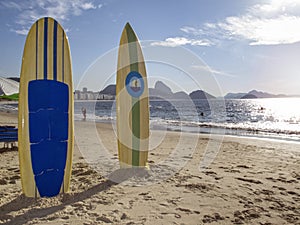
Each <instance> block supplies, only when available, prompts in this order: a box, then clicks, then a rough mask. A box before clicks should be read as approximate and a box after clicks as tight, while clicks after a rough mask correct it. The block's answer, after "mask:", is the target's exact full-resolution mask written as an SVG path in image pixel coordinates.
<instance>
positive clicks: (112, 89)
mask: <svg viewBox="0 0 300 225" xmlns="http://www.w3.org/2000/svg"><path fill="white" fill-rule="evenodd" d="M100 94H103V95H116V85H115V84H111V85H108V86H107V87H105V88H104V89H103V90H102V91H100Z"/></svg>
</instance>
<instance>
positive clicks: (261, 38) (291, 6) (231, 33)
mask: <svg viewBox="0 0 300 225" xmlns="http://www.w3.org/2000/svg"><path fill="white" fill-rule="evenodd" d="M299 27H300V1H299V0H271V1H270V3H268V4H256V5H253V6H252V7H250V8H248V9H247V10H246V13H245V14H243V15H240V16H231V17H227V18H225V19H224V20H223V21H220V22H217V23H205V24H203V26H202V27H201V29H197V28H194V27H188V26H186V27H183V28H181V31H183V32H185V33H186V34H188V35H193V36H195V37H198V36H201V37H205V38H206V39H209V40H211V41H212V42H215V41H216V40H222V39H229V40H230V39H237V40H247V41H248V42H249V44H250V45H278V44H292V43H296V42H299V41H300V29H299ZM191 38H192V37H191Z"/></svg>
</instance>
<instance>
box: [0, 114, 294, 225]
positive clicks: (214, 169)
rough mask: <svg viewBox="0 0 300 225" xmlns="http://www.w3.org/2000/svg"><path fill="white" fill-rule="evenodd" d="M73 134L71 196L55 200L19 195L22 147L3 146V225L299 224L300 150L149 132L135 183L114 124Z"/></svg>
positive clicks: (6, 120)
mask: <svg viewBox="0 0 300 225" xmlns="http://www.w3.org/2000/svg"><path fill="white" fill-rule="evenodd" d="M0 125H17V115H16V114H12V113H7V112H1V114H0ZM88 131H91V132H92V131H95V132H96V134H95V135H86V136H84V135H85V134H87V132H88ZM75 134H76V135H77V137H76V144H75V150H74V160H73V171H72V178H71V190H70V192H69V193H68V194H64V195H60V196H57V197H54V198H40V199H36V200H35V199H31V198H26V197H25V196H24V195H23V194H22V190H21V182H20V171H19V162H18V152H17V149H16V148H15V149H12V150H5V149H3V148H2V147H3V143H0V148H1V153H0V167H1V169H0V224H11V225H21V224H57V225H59V224H66V225H67V224H82V225H83V224H85V225H88V224H128V225H129V224H149V225H150V224H264V225H267V224H300V166H299V165H300V144H297V143H292V142H279V141H272V140H263V139H254V138H239V137H229V136H226V137H224V139H223V141H222V142H220V139H218V138H217V139H216V140H213V137H210V136H209V135H201V134H190V133H183V134H182V133H180V132H170V131H152V132H151V138H152V139H150V140H152V142H153V143H152V145H151V143H150V147H151V151H150V153H149V168H150V169H149V171H146V173H145V174H139V173H138V172H136V171H134V176H133V177H132V176H131V174H129V176H123V175H124V174H122V171H121V172H120V171H118V170H117V167H118V165H117V142H116V137H115V133H114V130H113V128H112V125H111V124H110V123H97V124H96V125H95V124H94V123H93V122H88V121H76V122H75ZM97 142H101V144H100V145H99V144H97ZM150 142H151V141H150ZM218 143H220V144H218ZM214 146H215V148H216V152H208V154H206V156H205V157H204V155H205V152H206V153H207V150H209V149H210V148H211V149H213V147H214ZM96 151H98V152H96ZM174 151H175V152H174ZM103 152H105V154H104V155H103V158H101V157H102V154H103ZM216 153H217V154H216ZM91 154H95V155H92V156H91ZM215 155H216V157H215V158H214V156H215ZM99 157H100V158H99ZM105 157H106V158H105ZM209 157H210V158H209ZM206 159H208V161H209V160H212V163H211V164H209V166H208V168H206V169H203V168H200V167H199V165H201V162H206V161H205V160H206ZM101 162H103V165H100V166H99V165H97V163H99V164H101ZM98 166H99V167H98ZM127 172H128V171H127ZM127 172H126V173H127ZM129 172H130V171H129ZM131 172H132V171H131ZM118 173H119V174H118ZM120 174H121V175H120ZM125 175H128V173H127V174H125Z"/></svg>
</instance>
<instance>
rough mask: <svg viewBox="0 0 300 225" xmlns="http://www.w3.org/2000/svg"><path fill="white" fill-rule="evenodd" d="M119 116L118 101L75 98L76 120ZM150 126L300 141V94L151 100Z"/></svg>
mask: <svg viewBox="0 0 300 225" xmlns="http://www.w3.org/2000/svg"><path fill="white" fill-rule="evenodd" d="M82 107H85V108H86V109H87V120H93V121H96V122H112V123H114V122H115V120H116V110H115V102H114V101H78V102H75V120H81V119H82V118H83V116H82V113H81V108H82ZM150 129H160V130H161V129H162V130H173V131H183V132H193V133H207V134H210V133H213V134H229V135H239V136H250V137H263V138H272V139H279V140H289V141H300V98H265V99H236V100H235V99H233V100H210V101H206V100H197V101H191V100H150Z"/></svg>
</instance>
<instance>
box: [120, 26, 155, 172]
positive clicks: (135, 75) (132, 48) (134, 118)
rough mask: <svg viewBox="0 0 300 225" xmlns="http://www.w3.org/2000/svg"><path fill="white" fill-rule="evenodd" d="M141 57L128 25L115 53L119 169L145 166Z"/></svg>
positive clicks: (145, 112)
mask: <svg viewBox="0 0 300 225" xmlns="http://www.w3.org/2000/svg"><path fill="white" fill-rule="evenodd" d="M148 96H149V95H148V83H147V74H146V68H145V62H144V57H143V53H142V49H141V46H140V43H139V40H138V38H137V36H136V34H135V33H134V31H133V29H132V27H131V26H130V24H129V23H127V24H126V25H125V27H124V29H123V32H122V35H121V39H120V44H119V52H118V65H117V83H116V114H117V138H118V155H119V161H120V167H121V168H132V167H147V160H148V146H149V140H148V139H149V98H148Z"/></svg>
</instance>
